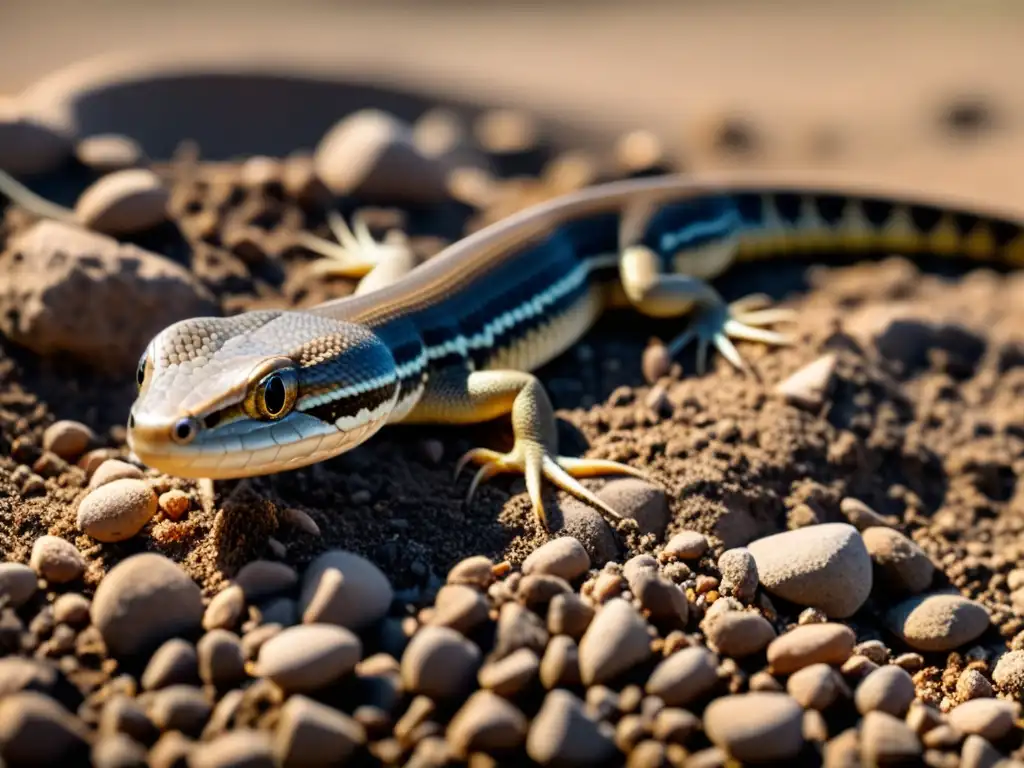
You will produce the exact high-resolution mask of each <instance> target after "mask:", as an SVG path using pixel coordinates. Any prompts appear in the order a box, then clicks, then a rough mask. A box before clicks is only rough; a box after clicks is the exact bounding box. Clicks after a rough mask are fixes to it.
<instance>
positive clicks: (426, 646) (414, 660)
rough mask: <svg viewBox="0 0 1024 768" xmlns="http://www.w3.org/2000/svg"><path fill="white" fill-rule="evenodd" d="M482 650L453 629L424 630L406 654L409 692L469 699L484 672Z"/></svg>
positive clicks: (404, 666) (403, 669)
mask: <svg viewBox="0 0 1024 768" xmlns="http://www.w3.org/2000/svg"><path fill="white" fill-rule="evenodd" d="M480 660H481V654H480V649H479V648H478V647H477V646H476V644H475V643H473V642H472V641H470V640H467V639H466V638H465V637H463V636H462V635H461V634H460V633H458V632H456V631H455V630H454V629H451V628H449V627H423V628H422V629H420V630H419V631H418V632H417V633H416V634H415V635H413V637H412V640H410V641H409V645H407V646H406V648H405V653H403V654H402V666H401V673H402V683H403V685H404V687H405V690H407V691H410V692H412V693H418V694H423V695H425V696H430V697H431V698H433V699H447V698H454V697H457V696H461V695H465V694H466V693H467V692H468V691H469V690H470V688H471V687H472V684H473V680H474V678H475V677H476V674H477V671H478V669H479V668H480Z"/></svg>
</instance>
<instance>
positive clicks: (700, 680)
mask: <svg viewBox="0 0 1024 768" xmlns="http://www.w3.org/2000/svg"><path fill="white" fill-rule="evenodd" d="M717 683H718V659H717V658H716V657H715V655H714V654H713V653H711V651H709V650H708V649H707V648H703V647H701V646H691V647H689V648H682V649H680V650H678V651H676V652H675V653H673V654H672V655H671V656H668V657H667V658H665V659H664V660H662V661H661V662H660V663H659V664H658V666H657V667H655V668H654V671H653V672H652V673H651V675H650V677H648V678H647V683H646V685H645V687H644V690H645V691H646V692H647V693H649V694H651V695H653V696H657V697H659V698H660V699H661V700H662V701H664V702H665V704H666V705H667V706H669V707H685V706H687V705H688V704H690V703H692V702H694V701H697V700H698V699H700V698H701V697H703V696H704V695H705V694H707V693H709V692H710V691H711V689H712V688H714V687H715V685H716V684H717Z"/></svg>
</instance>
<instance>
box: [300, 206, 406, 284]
mask: <svg viewBox="0 0 1024 768" xmlns="http://www.w3.org/2000/svg"><path fill="white" fill-rule="evenodd" d="M352 221H353V226H352V227H351V228H350V227H349V226H348V224H347V223H346V222H345V219H344V217H342V215H341V214H340V213H338V212H337V211H334V210H331V211H328V212H327V225H328V226H329V227H330V228H331V232H333V233H334V236H335V237H336V238H337V239H338V242H336V243H334V242H331V241H330V240H326V239H324V238H322V237H319V236H317V235H314V234H313V233H312V232H300V233H299V235H298V242H299V244H300V245H302V246H303V247H305V248H308V249H309V250H311V251H313V252H314V253H316V254H318V255H320V256H323V257H324V258H323V259H321V260H319V261H315V262H313V264H312V267H311V269H312V270H313V272H314V273H316V274H317V275H321V276H326V277H348V278H361V277H364V276H365V275H367V274H368V273H369V272H370V271H371V270H373V269H374V268H376V267H377V266H379V265H381V264H383V263H385V262H387V261H391V260H396V259H400V258H405V257H406V255H407V253H408V250H409V245H408V241H407V240H406V238H405V236H404V235H403V234H402V232H401V231H399V230H393V231H391V232H388V234H387V236H386V237H385V239H384V240H383V241H378V240H375V239H374V237H373V234H372V233H371V232H370V228H369V227H368V226H367V224H366V222H365V221H364V220H363V218H362V217H361V216H360V215H359V214H358V213H357V214H356V215H355V216H353V219H352Z"/></svg>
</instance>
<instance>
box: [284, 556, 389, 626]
mask: <svg viewBox="0 0 1024 768" xmlns="http://www.w3.org/2000/svg"><path fill="white" fill-rule="evenodd" d="M393 598H394V591H393V590H392V588H391V582H389V581H388V579H387V576H385V575H384V574H383V572H382V571H381V570H380V568H378V567H377V566H376V565H374V564H373V563H371V562H370V561H369V560H367V559H366V558H365V557H362V556H361V555H357V554H355V553H354V552H346V551H344V550H340V549H336V550H330V551H327V552H324V553H323V554H322V555H320V556H319V557H317V558H316V559H315V560H313V562H311V563H310V564H309V567H307V568H306V571H305V573H304V574H303V576H302V591H301V594H300V596H299V610H300V611H301V612H302V620H303V621H304V622H305V623H307V624H310V623H314V622H319V623H325V624H337V625H339V626H342V627H346V628H348V629H351V630H352V631H353V632H359V631H361V630H363V629H366V628H367V627H369V626H370V625H372V624H375V623H376V622H378V621H380V620H381V619H382V618H384V616H385V615H386V614H387V612H388V609H389V608H390V607H391V600H392V599H393Z"/></svg>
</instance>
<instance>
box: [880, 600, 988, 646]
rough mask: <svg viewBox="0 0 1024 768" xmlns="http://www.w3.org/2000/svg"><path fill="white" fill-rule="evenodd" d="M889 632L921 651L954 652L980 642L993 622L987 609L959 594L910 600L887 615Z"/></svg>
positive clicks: (900, 604)
mask: <svg viewBox="0 0 1024 768" xmlns="http://www.w3.org/2000/svg"><path fill="white" fill-rule="evenodd" d="M885 620H886V623H887V624H888V626H889V628H890V629H891V630H892V631H893V632H895V633H896V634H897V635H899V636H900V637H901V638H902V639H903V640H904V641H905V642H906V643H907V645H909V646H910V647H912V648H914V649H915V650H918V651H951V650H953V649H954V648H959V647H960V646H963V645H966V644H967V643H970V642H972V641H974V640H977V639H978V638H979V637H981V635H982V634H983V633H984V632H985V630H986V629H988V627H989V623H990V621H991V619H990V617H989V614H988V611H987V610H985V608H984V606H982V605H981V604H980V603H977V602H975V601H974V600H969V599H968V598H966V597H962V596H960V595H956V594H943V593H939V594H931V595H919V596H916V597H911V598H908V599H906V600H904V601H903V602H900V603H897V604H896V605H894V606H893V607H892V608H891V609H890V610H889V611H888V612H887V613H886V615H885Z"/></svg>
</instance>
